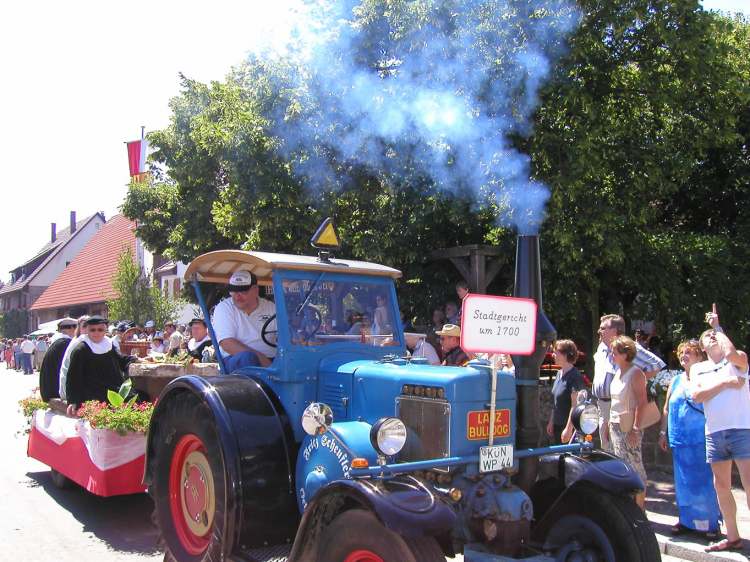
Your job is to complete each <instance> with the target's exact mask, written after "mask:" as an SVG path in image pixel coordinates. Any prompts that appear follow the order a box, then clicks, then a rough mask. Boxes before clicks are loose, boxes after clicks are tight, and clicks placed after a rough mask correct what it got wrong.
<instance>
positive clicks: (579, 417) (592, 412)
mask: <svg viewBox="0 0 750 562" xmlns="http://www.w3.org/2000/svg"><path fill="white" fill-rule="evenodd" d="M572 421H573V425H574V426H575V428H576V429H577V430H578V431H580V432H581V433H583V434H584V435H591V434H593V433H594V432H595V431H596V429H597V428H598V427H599V410H597V408H596V406H594V405H593V404H581V405H580V406H576V408H575V410H573V416H572Z"/></svg>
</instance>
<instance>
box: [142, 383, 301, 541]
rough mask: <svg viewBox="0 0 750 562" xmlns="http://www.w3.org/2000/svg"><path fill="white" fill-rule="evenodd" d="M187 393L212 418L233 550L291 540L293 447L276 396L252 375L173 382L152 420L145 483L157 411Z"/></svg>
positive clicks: (294, 516) (156, 432) (148, 481)
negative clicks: (205, 407)
mask: <svg viewBox="0 0 750 562" xmlns="http://www.w3.org/2000/svg"><path fill="white" fill-rule="evenodd" d="M185 393H190V394H192V395H194V396H196V397H198V399H199V400H201V402H203V403H204V404H205V405H206V406H207V407H208V409H209V411H210V412H211V416H212V418H213V423H214V426H215V428H216V434H217V436H218V439H219V443H220V446H221V455H222V464H223V466H224V470H225V472H226V481H227V492H228V493H227V498H226V500H227V514H228V520H229V521H228V523H229V524H228V525H227V531H228V532H227V535H226V536H227V537H228V538H229V537H231V538H232V542H233V544H232V549H233V548H235V547H237V546H241V547H252V546H258V545H262V544H263V543H264V542H270V541H278V542H281V541H284V540H289V539H291V537H292V536H294V529H295V528H296V523H297V521H298V518H299V516H298V512H297V508H296V501H295V495H294V480H293V479H294V471H293V466H294V461H295V459H296V453H297V446H296V445H295V442H294V437H293V434H292V429H291V424H290V423H289V419H288V417H287V415H286V412H285V411H284V408H283V406H282V405H281V403H280V402H279V400H278V398H277V396H276V395H275V394H274V393H273V392H272V391H271V390H270V389H269V388H267V387H266V385H264V384H263V383H262V382H261V381H259V380H256V379H254V378H252V377H249V376H245V375H220V376H216V377H211V378H203V377H199V376H195V375H186V376H183V377H178V378H176V379H175V380H173V381H171V382H170V383H169V384H168V385H167V386H166V387H165V388H164V390H163V391H162V393H161V395H160V396H159V399H158V401H157V404H156V407H155V408H154V413H153V415H152V418H151V424H150V426H149V432H148V437H147V441H146V443H147V444H146V466H145V474H144V478H143V480H144V483H145V484H147V485H150V484H151V482H152V480H153V470H154V459H155V448H156V446H157V445H158V444H157V443H155V438H154V436H155V435H159V434H160V433H162V432H161V431H159V430H158V429H159V424H160V417H161V416H160V413H161V412H163V411H164V410H165V409H166V408H167V405H168V404H169V403H170V402H171V401H173V400H180V398H181V397H183V396H184V394H185ZM164 429H165V430H167V431H168V428H164Z"/></svg>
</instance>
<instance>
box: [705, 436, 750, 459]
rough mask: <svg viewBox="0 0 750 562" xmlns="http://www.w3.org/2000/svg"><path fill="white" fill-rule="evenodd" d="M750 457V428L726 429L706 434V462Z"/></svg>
mask: <svg viewBox="0 0 750 562" xmlns="http://www.w3.org/2000/svg"><path fill="white" fill-rule="evenodd" d="M743 459H750V429H725V430H723V431H716V432H714V433H711V434H709V435H706V462H708V463H712V462H721V461H730V460H743Z"/></svg>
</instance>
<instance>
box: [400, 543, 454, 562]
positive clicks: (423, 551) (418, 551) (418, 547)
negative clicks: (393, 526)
mask: <svg viewBox="0 0 750 562" xmlns="http://www.w3.org/2000/svg"><path fill="white" fill-rule="evenodd" d="M403 539H404V542H405V543H406V546H408V547H409V550H411V553H412V555H413V556H414V560H416V562H446V561H445V554H444V553H443V549H442V548H440V544H439V543H438V542H437V540H436V539H435V538H434V537H403Z"/></svg>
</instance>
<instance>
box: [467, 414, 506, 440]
mask: <svg viewBox="0 0 750 562" xmlns="http://www.w3.org/2000/svg"><path fill="white" fill-rule="evenodd" d="M509 435H510V410H508V409H505V408H503V409H502V410H495V435H494V436H495V437H508V436H509ZM489 437H490V411H489V410H472V411H471V412H469V413H468V414H467V416H466V438H467V439H469V440H470V441H478V440H482V441H486V440H487V439H489Z"/></svg>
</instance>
